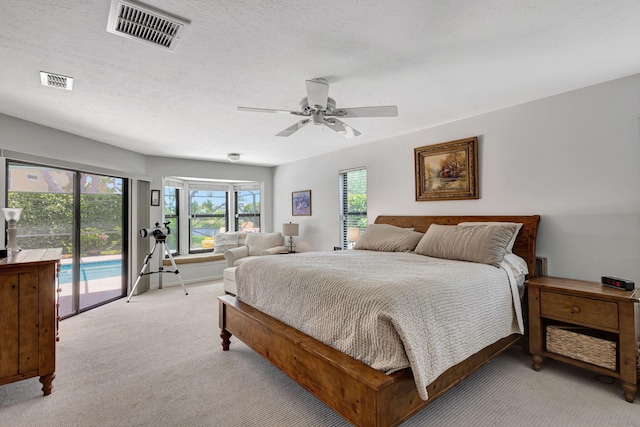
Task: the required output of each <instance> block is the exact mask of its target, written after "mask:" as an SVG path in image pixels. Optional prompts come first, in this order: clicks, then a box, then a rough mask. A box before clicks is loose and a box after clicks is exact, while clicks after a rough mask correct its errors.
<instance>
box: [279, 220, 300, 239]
mask: <svg viewBox="0 0 640 427" xmlns="http://www.w3.org/2000/svg"><path fill="white" fill-rule="evenodd" d="M298 231H299V224H293V223H288V224H282V234H284V235H285V236H297V235H298Z"/></svg>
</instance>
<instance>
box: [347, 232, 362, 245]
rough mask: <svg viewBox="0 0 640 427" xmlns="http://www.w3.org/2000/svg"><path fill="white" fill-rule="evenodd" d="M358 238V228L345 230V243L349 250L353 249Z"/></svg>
mask: <svg viewBox="0 0 640 427" xmlns="http://www.w3.org/2000/svg"><path fill="white" fill-rule="evenodd" d="M359 238H360V229H359V228H348V229H347V242H349V249H351V248H353V247H354V246H355V245H356V242H357V241H358V239H359Z"/></svg>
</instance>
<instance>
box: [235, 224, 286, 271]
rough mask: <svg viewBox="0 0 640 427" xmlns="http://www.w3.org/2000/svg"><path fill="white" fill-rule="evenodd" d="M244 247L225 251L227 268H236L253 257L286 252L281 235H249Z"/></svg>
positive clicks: (278, 233)
mask: <svg viewBox="0 0 640 427" xmlns="http://www.w3.org/2000/svg"><path fill="white" fill-rule="evenodd" d="M244 244H245V246H239V247H237V248H233V249H227V250H226V251H225V252H224V258H225V259H226V260H227V266H228V267H237V266H238V265H240V264H242V263H243V262H245V261H247V260H248V259H251V258H253V257H257V256H262V255H275V254H279V253H281V252H287V248H286V247H285V246H284V236H283V235H282V233H280V232H277V233H249V234H247V237H246V239H245V242H244Z"/></svg>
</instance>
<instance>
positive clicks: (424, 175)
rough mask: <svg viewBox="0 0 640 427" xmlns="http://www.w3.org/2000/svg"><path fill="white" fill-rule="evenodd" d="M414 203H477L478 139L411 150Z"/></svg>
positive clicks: (460, 140)
mask: <svg viewBox="0 0 640 427" xmlns="http://www.w3.org/2000/svg"><path fill="white" fill-rule="evenodd" d="M414 159H415V172H416V201H417V202H426V201H434V200H465V199H478V198H479V195H478V138H477V137H475V136H474V137H472V138H465V139H459V140H457V141H450V142H443V143H441V144H435V145H427V146H425V147H418V148H416V149H414Z"/></svg>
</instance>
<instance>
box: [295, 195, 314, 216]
mask: <svg viewBox="0 0 640 427" xmlns="http://www.w3.org/2000/svg"><path fill="white" fill-rule="evenodd" d="M291 214H292V215H293V216H311V190H304V191H294V192H293V193H291Z"/></svg>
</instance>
